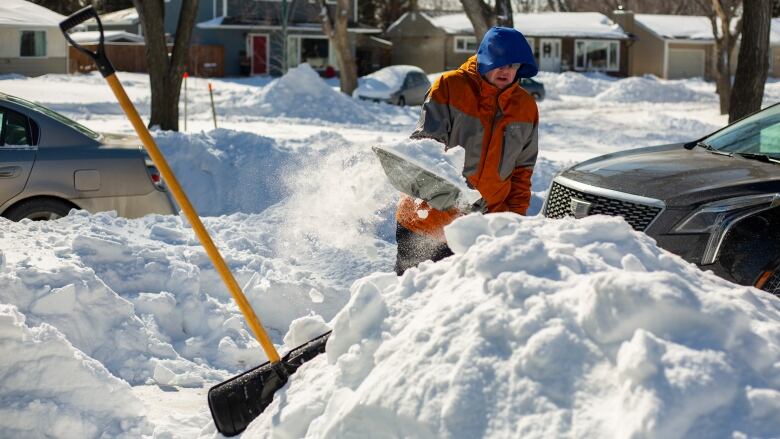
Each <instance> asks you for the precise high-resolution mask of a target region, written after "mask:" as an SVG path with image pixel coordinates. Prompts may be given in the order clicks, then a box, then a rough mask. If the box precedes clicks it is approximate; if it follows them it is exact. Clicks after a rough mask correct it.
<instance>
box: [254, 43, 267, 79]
mask: <svg viewBox="0 0 780 439" xmlns="http://www.w3.org/2000/svg"><path fill="white" fill-rule="evenodd" d="M265 73H268V37H267V36H265V35H252V74H253V75H262V74H265Z"/></svg>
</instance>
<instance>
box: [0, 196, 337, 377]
mask: <svg viewBox="0 0 780 439" xmlns="http://www.w3.org/2000/svg"><path fill="white" fill-rule="evenodd" d="M0 221H2V222H3V232H2V233H0V235H3V234H7V235H8V236H14V238H15V245H14V246H9V247H10V248H8V247H7V248H5V249H4V250H6V251H8V252H13V254H14V257H13V259H11V258H10V257H9V259H8V260H7V261H6V262H5V264H4V266H3V267H0V283H1V284H2V285H4V288H3V289H2V290H0V303H5V304H12V305H15V306H16V307H17V308H18V309H19V311H20V312H22V313H23V314H24V315H25V316H26V317H27V320H28V322H29V323H30V324H33V325H37V324H40V323H46V324H49V325H51V326H53V327H55V328H57V330H58V331H59V332H61V333H62V334H63V335H64V336H65V337H67V339H68V341H69V342H70V343H72V344H73V346H74V347H76V348H77V349H79V350H80V351H82V352H83V353H84V354H86V355H89V356H90V357H92V358H94V359H96V360H98V361H100V363H102V364H103V365H104V366H105V367H106V368H107V369H108V370H109V371H110V372H111V373H112V374H114V375H115V376H117V377H120V378H122V379H124V380H126V381H128V382H130V383H131V384H142V383H145V382H149V381H152V382H155V383H159V384H166V385H179V386H201V385H203V384H204V382H207V381H212V380H218V379H221V378H222V377H224V374H223V373H220V372H219V371H216V370H213V369H212V367H220V368H223V369H231V370H234V369H238V368H240V367H241V366H242V365H243V363H244V362H246V361H249V360H250V359H254V358H257V356H258V351H259V350H258V346H257V344H256V343H255V342H254V340H253V339H252V336H251V335H250V334H249V333H248V332H247V330H246V329H245V328H244V327H243V326H242V325H243V324H242V322H241V321H235V319H232V317H233V315H234V313H232V312H231V311H230V308H229V306H228V305H226V304H221V303H219V302H218V301H216V300H215V299H214V298H213V297H214V296H216V297H220V296H223V295H226V294H227V293H226V292H224V288H219V287H220V285H219V283H218V279H217V275H216V273H215V272H214V270H213V268H211V267H210V266H209V265H208V264H209V262H208V259H207V258H206V256H205V254H204V253H203V250H201V249H200V247H195V248H194V250H193V246H197V245H198V244H197V243H196V242H195V241H194V239H193V238H190V236H191V233H189V232H188V231H187V230H186V229H184V227H183V226H182V225H181V221H180V220H179V218H178V217H161V216H155V215H150V216H147V217H145V218H143V219H140V220H133V221H129V220H127V219H124V218H117V217H116V216H115V215H112V214H106V213H103V214H98V215H94V216H91V215H88V214H87V213H86V212H83V211H79V212H76V213H74V214H72V215H70V216H68V217H66V218H65V219H63V220H60V221H58V222H56V223H41V222H30V221H25V222H22V223H12V222H10V221H7V220H0ZM177 229H179V230H177ZM41 237H46V238H45V239H41ZM174 243H177V244H179V245H178V246H174V245H173V244H174ZM16 246H18V248H14V247H16ZM184 254H186V255H187V257H185V256H184ZM199 265H201V266H203V267H204V269H203V270H201V268H200V266H199ZM202 272H205V273H203V274H202ZM203 278H205V279H203ZM213 290H216V292H217V293H218V294H215V293H214V292H213ZM208 293H211V295H209V294H208ZM331 315H332V314H331ZM288 324H289V323H288ZM285 328H286V326H285ZM207 366H208V367H207Z"/></svg>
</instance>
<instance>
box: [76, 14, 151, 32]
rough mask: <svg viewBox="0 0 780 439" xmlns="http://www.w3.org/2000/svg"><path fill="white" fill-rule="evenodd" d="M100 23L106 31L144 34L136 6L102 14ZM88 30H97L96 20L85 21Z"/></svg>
mask: <svg viewBox="0 0 780 439" xmlns="http://www.w3.org/2000/svg"><path fill="white" fill-rule="evenodd" d="M100 23H101V24H102V25H103V30H105V31H118V32H126V33H130V34H136V35H143V34H144V29H143V26H141V20H140V19H139V18H138V11H136V9H135V8H127V9H122V10H120V11H114V12H109V13H108V14H103V15H101V16H100ZM84 24H85V25H86V26H87V30H88V31H97V30H98V26H97V22H96V21H95V20H87V21H85V22H84Z"/></svg>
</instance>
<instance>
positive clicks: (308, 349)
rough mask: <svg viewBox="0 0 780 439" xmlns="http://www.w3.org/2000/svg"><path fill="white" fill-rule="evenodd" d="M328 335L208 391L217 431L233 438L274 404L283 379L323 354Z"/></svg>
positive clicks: (284, 381) (323, 335)
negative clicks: (275, 394)
mask: <svg viewBox="0 0 780 439" xmlns="http://www.w3.org/2000/svg"><path fill="white" fill-rule="evenodd" d="M328 337H330V331H328V332H326V333H325V334H322V335H320V336H319V337H317V338H315V339H313V340H311V341H310V342H308V343H306V344H302V345H300V346H298V347H297V348H295V349H293V350H291V351H290V352H288V353H287V355H285V356H284V357H282V361H280V362H278V363H275V364H272V363H270V362H266V363H263V364H261V365H259V366H257V367H255V368H254V369H250V370H248V371H246V372H244V373H242V374H241V375H237V376H234V377H233V378H231V379H229V380H227V381H224V382H221V383H219V384H217V385H216V386H214V387H212V388H211V389H209V408H210V409H211V417H212V418H213V419H214V424H216V426H217V430H219V432H220V433H222V434H224V435H225V436H235V435H237V434H239V433H241V432H242V431H244V430H245V429H246V427H247V426H248V425H249V423H251V422H252V420H254V419H255V418H256V417H257V416H258V415H260V413H263V410H265V408H266V407H268V405H269V404H271V401H273V400H274V393H276V391H277V390H279V389H281V388H282V387H284V385H285V384H286V383H287V378H288V377H289V376H290V375H292V374H293V373H295V371H296V370H298V368H299V367H301V365H302V364H303V363H305V362H307V361H309V360H311V359H312V358H314V357H316V356H317V355H319V354H321V353H323V352H325V343H326V342H327V341H328Z"/></svg>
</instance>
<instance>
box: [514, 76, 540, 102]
mask: <svg viewBox="0 0 780 439" xmlns="http://www.w3.org/2000/svg"><path fill="white" fill-rule="evenodd" d="M520 87H523V88H524V89H525V90H526V91H527V92H528V94H530V95H531V96H533V98H534V99H535V100H536V101H537V102H538V101H542V100H544V96H545V94H546V92H545V91H544V84H542V83H541V82H539V81H537V80H536V79H533V78H520Z"/></svg>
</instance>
